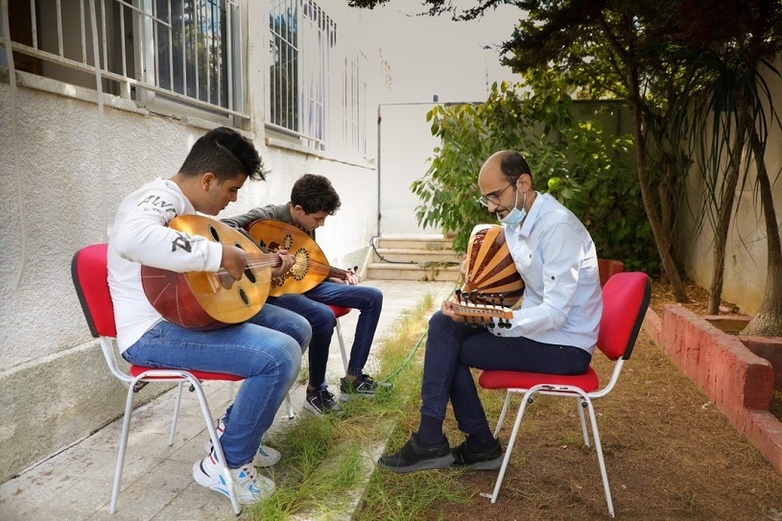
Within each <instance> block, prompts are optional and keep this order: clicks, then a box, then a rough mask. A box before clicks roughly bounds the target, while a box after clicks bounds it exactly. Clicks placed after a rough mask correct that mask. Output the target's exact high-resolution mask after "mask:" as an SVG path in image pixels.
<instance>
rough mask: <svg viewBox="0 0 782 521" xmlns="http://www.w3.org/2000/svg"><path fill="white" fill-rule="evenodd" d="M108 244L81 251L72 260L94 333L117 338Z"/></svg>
mask: <svg viewBox="0 0 782 521" xmlns="http://www.w3.org/2000/svg"><path fill="white" fill-rule="evenodd" d="M108 251H109V248H108V244H106V243H100V244H92V245H90V246H85V247H84V248H82V249H80V250H79V251H77V252H76V253H75V254H74V256H73V260H72V261H71V277H72V278H73V285H74V286H75V287H76V293H77V294H78V295H79V302H80V303H81V309H82V311H83V312H84V318H86V319H87V325H88V326H89V327H90V333H92V336H93V337H95V338H98V337H99V336H109V337H115V336H117V326H116V324H115V323H114V305H113V304H112V302H111V293H110V292H109V280H108V276H109V269H108V257H107V255H108Z"/></svg>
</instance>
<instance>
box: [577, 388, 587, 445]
mask: <svg viewBox="0 0 782 521" xmlns="http://www.w3.org/2000/svg"><path fill="white" fill-rule="evenodd" d="M576 407H578V417H579V418H581V433H582V434H583V435H584V445H586V446H587V447H589V446H590V445H589V432H588V431H587V424H586V419H584V407H586V402H585V401H584V400H583V399H582V398H581V397H576Z"/></svg>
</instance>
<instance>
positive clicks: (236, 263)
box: [220, 244, 247, 280]
mask: <svg viewBox="0 0 782 521" xmlns="http://www.w3.org/2000/svg"><path fill="white" fill-rule="evenodd" d="M222 246H223V258H222V259H221V261H220V267H221V268H223V269H225V271H227V272H228V274H229V275H231V277H233V279H234V280H239V279H241V278H242V275H243V274H244V269H245V268H246V267H247V252H246V251H244V250H243V249H241V248H238V247H236V246H233V245H232V244H223V245H222Z"/></svg>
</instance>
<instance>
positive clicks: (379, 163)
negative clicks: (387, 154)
mask: <svg viewBox="0 0 782 521" xmlns="http://www.w3.org/2000/svg"><path fill="white" fill-rule="evenodd" d="M381 107H382V104H380V103H378V105H377V228H376V230H375V236H376V237H379V236H380V219H381V218H382V217H383V216H382V215H381V213H380V200H381V197H380V186H381V185H380V181H381V179H382V178H381V175H380V165H381V164H382V161H381V160H380V156H381V152H380V143H381V141H380V136H381V130H380V127H381V123H382V120H383V118H382V117H381V116H380V108H381Z"/></svg>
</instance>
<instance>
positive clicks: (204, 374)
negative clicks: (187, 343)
mask: <svg viewBox="0 0 782 521" xmlns="http://www.w3.org/2000/svg"><path fill="white" fill-rule="evenodd" d="M161 369H163V370H166V368H165V367H144V366H143V365H131V366H130V374H132V375H133V376H138V375H140V374H141V373H144V372H146V371H160V370H161ZM171 370H172V371H176V369H171ZM187 372H188V373H190V374H192V375H193V376H195V377H196V378H198V379H199V380H222V381H227V382H238V381H239V380H243V377H241V376H236V375H235V374H228V373H210V372H208V371H193V370H190V369H188V370H187ZM157 378H162V379H167V378H170V377H163V376H158V377H156V376H145V377H144V379H147V380H155V379H157Z"/></svg>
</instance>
